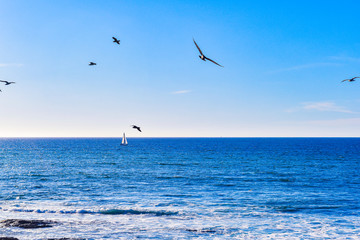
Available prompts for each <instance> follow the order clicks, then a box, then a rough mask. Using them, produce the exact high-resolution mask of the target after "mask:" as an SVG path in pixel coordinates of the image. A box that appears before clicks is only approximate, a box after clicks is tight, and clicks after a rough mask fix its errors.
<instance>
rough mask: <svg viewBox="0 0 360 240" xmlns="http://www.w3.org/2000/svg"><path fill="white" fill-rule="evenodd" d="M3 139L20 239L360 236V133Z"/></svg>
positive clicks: (9, 198) (4, 168)
mask: <svg viewBox="0 0 360 240" xmlns="http://www.w3.org/2000/svg"><path fill="white" fill-rule="evenodd" d="M128 142H129V145H127V146H121V145H120V143H121V139H117V138H94V139H91V138H86V139H85V138H79V139H61V138H60V139H50V138H46V139H45V138H44V139H0V221H1V220H5V219H14V218H15V219H38V220H53V221H56V222H57V224H55V225H54V226H53V227H51V228H42V229H21V228H15V227H14V228H8V227H0V237H2V236H11V237H17V238H19V239H45V238H62V237H68V238H82V239H138V238H140V239H360V138H152V139H149V138H146V139H140V138H129V139H128Z"/></svg>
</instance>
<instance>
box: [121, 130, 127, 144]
mask: <svg viewBox="0 0 360 240" xmlns="http://www.w3.org/2000/svg"><path fill="white" fill-rule="evenodd" d="M127 144H128V143H127V140H126V136H125V133H124V134H123V139H122V141H121V145H127Z"/></svg>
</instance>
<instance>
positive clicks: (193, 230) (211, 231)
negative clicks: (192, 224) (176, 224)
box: [185, 229, 216, 233]
mask: <svg viewBox="0 0 360 240" xmlns="http://www.w3.org/2000/svg"><path fill="white" fill-rule="evenodd" d="M185 230H186V231H188V232H197V233H216V231H215V230H211V229H199V230H197V229H185Z"/></svg>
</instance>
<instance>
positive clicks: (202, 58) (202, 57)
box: [193, 39, 224, 67]
mask: <svg viewBox="0 0 360 240" xmlns="http://www.w3.org/2000/svg"><path fill="white" fill-rule="evenodd" d="M193 41H194V43H195V46H196V47H197V49H198V50H199V52H200V54H201V55H199V58H200V59H201V60H203V61H206V60H209V61H210V62H213V63H215V64H216V65H218V66H220V67H224V66H221V65H220V64H218V63H217V62H215V61H214V60H211V59H210V58H208V57H205V55H204V54H203V53H202V51H201V49H200V48H199V46H198V45H197V44H196V42H195V39H193Z"/></svg>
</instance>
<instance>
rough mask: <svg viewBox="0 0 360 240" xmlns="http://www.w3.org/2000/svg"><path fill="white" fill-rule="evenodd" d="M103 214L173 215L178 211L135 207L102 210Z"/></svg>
mask: <svg viewBox="0 0 360 240" xmlns="http://www.w3.org/2000/svg"><path fill="white" fill-rule="evenodd" d="M99 213H101V214H106V215H126V214H128V215H142V214H149V215H155V216H172V215H178V212H170V211H153V210H134V209H109V210H103V211H100V212H99Z"/></svg>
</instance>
